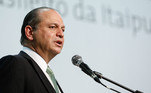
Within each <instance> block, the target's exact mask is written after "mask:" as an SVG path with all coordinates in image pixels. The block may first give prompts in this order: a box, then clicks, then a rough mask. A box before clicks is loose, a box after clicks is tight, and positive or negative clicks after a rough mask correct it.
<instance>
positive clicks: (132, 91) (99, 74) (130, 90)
mask: <svg viewBox="0 0 151 93" xmlns="http://www.w3.org/2000/svg"><path fill="white" fill-rule="evenodd" d="M93 72H94V74H95V75H96V76H97V77H98V78H100V79H104V80H106V81H109V82H111V83H113V84H115V85H117V86H119V87H121V88H123V89H125V90H127V91H129V92H131V93H143V92H141V91H139V90H136V91H134V90H132V89H130V88H128V87H125V86H123V85H121V84H119V83H117V82H115V81H112V80H111V79H108V78H106V77H104V76H103V75H102V74H101V73H99V72H96V71H93Z"/></svg>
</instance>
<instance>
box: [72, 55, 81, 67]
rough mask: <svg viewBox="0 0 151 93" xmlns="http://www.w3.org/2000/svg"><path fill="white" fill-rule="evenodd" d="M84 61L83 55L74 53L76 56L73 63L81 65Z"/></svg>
mask: <svg viewBox="0 0 151 93" xmlns="http://www.w3.org/2000/svg"><path fill="white" fill-rule="evenodd" d="M82 62H83V61H82V57H81V56H79V55H74V56H73V57H72V63H73V64H74V65H76V66H78V67H79V65H80V64H81V63H82Z"/></svg>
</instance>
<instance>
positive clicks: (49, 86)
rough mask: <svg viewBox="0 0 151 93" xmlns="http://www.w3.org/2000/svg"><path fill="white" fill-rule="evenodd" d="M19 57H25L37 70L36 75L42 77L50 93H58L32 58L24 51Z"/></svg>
mask: <svg viewBox="0 0 151 93" xmlns="http://www.w3.org/2000/svg"><path fill="white" fill-rule="evenodd" d="M19 55H21V56H23V57H25V58H26V59H27V60H28V62H29V63H30V64H31V65H32V67H33V68H34V69H35V71H36V73H37V74H38V76H39V77H40V79H41V81H42V82H43V84H44V86H45V87H46V89H47V90H48V93H56V92H55V90H54V88H53V86H52V85H51V83H50V82H49V80H48V79H47V77H46V76H45V75H44V73H43V72H42V70H41V69H40V67H39V66H38V65H37V63H36V62H35V61H34V60H33V59H32V58H31V57H30V56H28V54H26V53H25V52H23V51H21V52H20V53H19ZM62 93H63V92H62Z"/></svg>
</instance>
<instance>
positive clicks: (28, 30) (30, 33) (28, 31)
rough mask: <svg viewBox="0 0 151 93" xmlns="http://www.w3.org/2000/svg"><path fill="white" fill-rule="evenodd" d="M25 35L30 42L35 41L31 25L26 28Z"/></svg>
mask: <svg viewBox="0 0 151 93" xmlns="http://www.w3.org/2000/svg"><path fill="white" fill-rule="evenodd" d="M25 35H26V37H27V39H28V40H30V41H32V40H33V29H32V27H31V26H30V25H27V26H26V27H25Z"/></svg>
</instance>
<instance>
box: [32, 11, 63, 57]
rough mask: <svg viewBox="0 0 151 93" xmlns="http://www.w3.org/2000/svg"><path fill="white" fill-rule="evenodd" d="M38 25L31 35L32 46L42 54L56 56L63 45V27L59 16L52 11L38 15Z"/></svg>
mask: <svg viewBox="0 0 151 93" xmlns="http://www.w3.org/2000/svg"><path fill="white" fill-rule="evenodd" d="M39 17H40V20H41V21H40V23H39V24H38V26H37V30H36V31H34V32H33V33H34V34H33V38H34V40H33V41H34V46H35V47H36V49H37V50H38V51H39V50H40V51H41V52H43V53H49V54H51V55H54V56H55V55H57V54H58V53H60V52H61V50H62V48H63V44H64V33H63V32H64V30H65V26H64V23H63V20H62V18H61V16H60V15H59V14H58V13H57V12H56V11H54V10H48V11H43V12H42V13H39Z"/></svg>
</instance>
